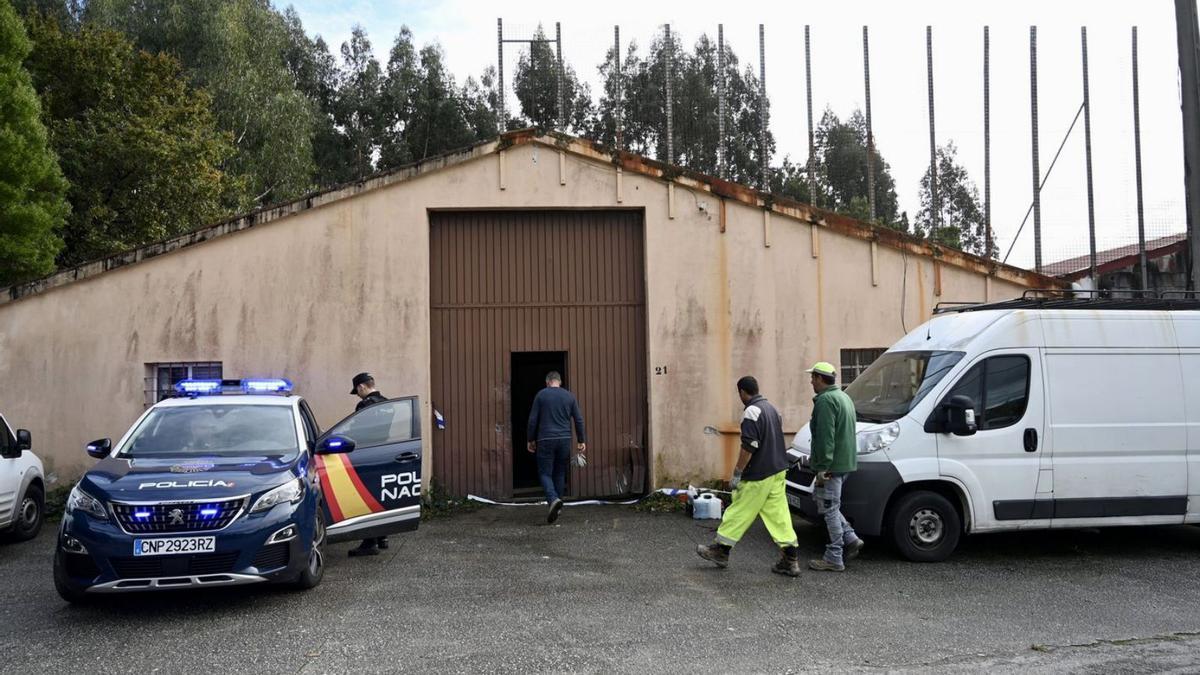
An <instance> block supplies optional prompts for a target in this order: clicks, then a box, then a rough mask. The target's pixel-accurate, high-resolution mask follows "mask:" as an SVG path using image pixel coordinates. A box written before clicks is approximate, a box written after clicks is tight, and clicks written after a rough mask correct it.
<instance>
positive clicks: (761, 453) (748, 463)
mask: <svg viewBox="0 0 1200 675" xmlns="http://www.w3.org/2000/svg"><path fill="white" fill-rule="evenodd" d="M737 388H738V396H739V397H741V399H742V405H744V406H746V410H745V412H743V413H742V425H741V426H742V452H741V454H740V456H739V457H738V462H737V467H736V468H735V469H734V471H733V478H732V479H731V480H730V481H729V484H730V486H731V487H732V488H733V503H732V504H730V506H729V508H728V509H726V511H725V516H724V517H723V518H722V519H721V527H719V528H717V539H716V541H714V542H713V543H711V544H709V545H708V546H704V545H701V546H699V547H697V549H696V552H697V553H699V554H700V557H701V558H704V559H705V560H709V561H711V562H713V563H715V564H716V565H717V567H725V566H726V565H728V564H729V551H730V550H731V549H732V548H733V547H734V545H735V544H737V543H738V540H739V539H741V538H742V535H743V534H745V533H746V530H748V529H749V528H750V526H751V525H753V524H754V519H755V518H762V521H763V524H764V525H766V526H767V532H769V533H770V534H771V538H772V539H774V540H775V543H776V544H778V545H779V548H780V556H779V562H777V563H775V566H774V567H772V568H771V571H772V572H775V573H777V574H786V575H788V576H792V577H795V576H799V575H800V550H799V549H798V548H797V547H796V544H797V541H796V531H795V530H794V529H792V513H791V511H790V510H789V509H788V503H787V495H786V493H785V491H784V490H785V484H784V476H785V474H786V473H787V468H788V461H787V447H786V446H785V445H784V443H783V421H782V420H781V419H780V417H779V411H777V410H775V406H773V405H771V404H770V403H769V402H768V401H767V399H766V398H764V397H763V396H762V395H761V394H759V393H758V381H757V380H755V379H754V378H753V377H750V376H749V375H747V376H746V377H743V378H742V379H740V380H738V383H737Z"/></svg>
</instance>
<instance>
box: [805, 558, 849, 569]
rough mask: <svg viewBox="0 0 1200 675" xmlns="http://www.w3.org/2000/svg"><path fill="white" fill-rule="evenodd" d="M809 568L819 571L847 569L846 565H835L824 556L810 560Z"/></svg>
mask: <svg viewBox="0 0 1200 675" xmlns="http://www.w3.org/2000/svg"><path fill="white" fill-rule="evenodd" d="M808 569H810V570H816V571H818V572H844V571H846V566H845V565H835V564H833V563H831V562H829V561H828V560H826V559H824V558H817V559H816V560H809V561H808Z"/></svg>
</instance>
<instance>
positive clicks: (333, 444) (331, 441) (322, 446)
mask: <svg viewBox="0 0 1200 675" xmlns="http://www.w3.org/2000/svg"><path fill="white" fill-rule="evenodd" d="M351 450H354V439H352V438H346V437H345V436H329V437H328V438H323V439H321V442H320V443H317V454H318V455H336V454H341V453H345V452H350V451H351Z"/></svg>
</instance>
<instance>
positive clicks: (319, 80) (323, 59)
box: [283, 7, 356, 187]
mask: <svg viewBox="0 0 1200 675" xmlns="http://www.w3.org/2000/svg"><path fill="white" fill-rule="evenodd" d="M283 19H284V26H285V29H286V31H287V37H288V48H287V51H286V52H285V55H284V57H285V60H286V61H287V65H288V70H289V71H290V72H291V74H292V79H293V80H294V81H295V82H296V88H297V89H299V90H300V92H301V93H302V94H304V96H305V97H306V98H307V99H308V101H309V105H310V106H311V108H312V118H313V126H312V136H311V143H312V149H313V165H314V166H313V168H314V174H313V176H312V182H313V183H314V184H315V185H317V186H318V187H324V186H328V185H336V184H339V183H345V182H347V181H350V180H352V179H353V178H354V177H355V175H356V172H355V167H354V146H353V144H352V143H351V142H350V139H349V138H347V136H346V134H344V133H342V131H341V130H340V129H338V127H337V125H336V123H335V121H334V114H335V108H336V107H337V103H338V96H339V89H338V87H339V79H340V77H341V72H340V70H339V68H338V63H337V60H336V59H335V58H334V56H333V54H331V53H330V51H329V46H328V45H327V44H326V43H325V40H324V39H322V38H321V36H319V35H318V36H317V37H315V38H310V37H309V36H308V33H306V32H305V31H304V25H303V24H302V23H301V21H300V15H299V14H298V13H297V12H296V10H295V8H293V7H288V8H287V10H285V11H284V13H283Z"/></svg>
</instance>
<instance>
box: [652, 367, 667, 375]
mask: <svg viewBox="0 0 1200 675" xmlns="http://www.w3.org/2000/svg"><path fill="white" fill-rule="evenodd" d="M654 374H655V375H666V374H667V367H666V366H655V367H654Z"/></svg>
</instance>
